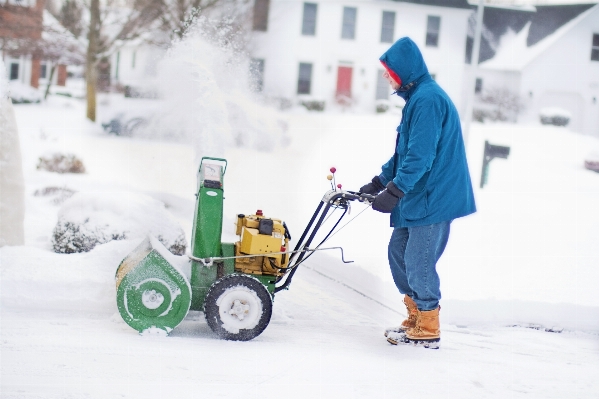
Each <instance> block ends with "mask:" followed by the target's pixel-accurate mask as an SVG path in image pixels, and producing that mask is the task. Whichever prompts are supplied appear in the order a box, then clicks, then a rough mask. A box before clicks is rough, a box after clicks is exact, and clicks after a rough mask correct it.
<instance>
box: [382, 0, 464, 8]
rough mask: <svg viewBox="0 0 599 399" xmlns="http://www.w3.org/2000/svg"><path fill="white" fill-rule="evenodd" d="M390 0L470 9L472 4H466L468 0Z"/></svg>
mask: <svg viewBox="0 0 599 399" xmlns="http://www.w3.org/2000/svg"><path fill="white" fill-rule="evenodd" d="M391 1H396V2H398V3H413V4H420V5H423V6H437V7H449V8H465V9H472V6H471V5H470V4H468V0H391Z"/></svg>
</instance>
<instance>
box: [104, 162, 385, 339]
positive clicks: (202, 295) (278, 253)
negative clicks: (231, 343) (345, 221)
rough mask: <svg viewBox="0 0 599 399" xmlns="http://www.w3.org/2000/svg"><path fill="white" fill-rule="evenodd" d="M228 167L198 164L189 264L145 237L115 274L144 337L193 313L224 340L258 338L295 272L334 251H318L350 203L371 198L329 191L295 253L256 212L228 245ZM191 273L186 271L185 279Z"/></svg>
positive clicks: (240, 223)
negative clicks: (334, 216) (327, 223)
mask: <svg viewBox="0 0 599 399" xmlns="http://www.w3.org/2000/svg"><path fill="white" fill-rule="evenodd" d="M226 168H227V161H226V160H225V159H221V158H211V157H204V158H202V161H201V162H200V167H199V171H198V189H197V193H196V207H195V215H194V225H193V230H192V238H191V254H190V255H188V257H189V259H181V257H177V256H174V255H172V254H171V253H170V252H169V251H168V250H167V249H166V248H165V247H164V246H163V245H162V244H161V243H160V241H158V240H157V239H155V238H153V237H148V238H147V239H145V240H144V241H143V242H142V243H141V244H140V245H139V246H138V247H137V248H136V249H135V250H134V251H133V252H132V253H130V254H129V255H128V256H127V257H126V258H125V259H123V261H122V262H121V264H120V266H119V267H118V268H117V271H116V276H115V278H116V288H117V306H118V309H119V312H120V314H121V316H122V317H123V320H125V322H126V323H127V324H129V325H130V326H131V327H132V328H134V329H135V330H137V331H139V332H140V333H141V334H144V333H159V334H164V333H166V334H168V333H170V332H171V331H172V330H173V329H174V328H175V327H176V326H177V325H178V324H179V323H180V322H181V321H182V320H183V319H184V318H185V316H186V315H187V313H188V312H189V310H190V309H191V310H200V311H203V312H204V316H205V317H206V321H207V323H208V325H209V326H210V328H211V329H212V330H213V331H214V332H215V333H216V334H217V335H219V336H220V337H221V338H224V339H229V340H236V341H248V340H251V339H253V338H255V337H257V336H258V335H260V334H261V333H262V331H264V329H265V328H266V327H267V326H268V323H269V322H270V317H271V315H272V305H273V302H272V301H273V298H274V295H275V293H276V292H278V291H280V290H282V289H286V288H288V286H289V284H290V283H291V279H292V277H293V274H294V273H295V271H296V270H297V266H299V265H300V264H301V263H302V262H303V261H305V260H306V259H307V258H309V256H310V255H311V254H312V253H313V252H314V251H318V250H324V249H332V248H321V245H322V244H323V243H324V242H325V241H326V240H327V239H328V238H329V237H330V236H331V234H332V233H333V231H334V230H335V229H336V228H337V226H338V225H339V222H340V221H341V219H342V218H343V217H344V216H345V214H346V213H347V210H348V209H349V201H353V200H360V201H363V202H366V203H370V202H371V201H372V199H373V197H371V196H369V195H366V194H358V193H354V192H349V191H342V190H341V186H340V185H339V186H338V189H339V190H337V188H335V186H333V189H332V190H330V191H328V192H327V193H326V194H325V196H324V197H323V199H322V201H321V202H320V204H319V205H318V207H317V209H316V211H315V212H314V215H313V216H312V218H311V220H310V222H309V223H308V226H307V227H306V229H305V230H304V232H303V234H302V236H301V238H300V239H299V241H298V243H297V244H296V246H295V249H294V250H293V251H289V249H288V245H289V241H290V240H291V235H290V234H289V230H288V228H287V225H286V224H285V222H283V221H282V220H279V219H272V218H268V217H266V216H264V215H263V213H262V211H260V210H258V211H257V212H256V214H253V215H247V216H246V215H243V214H239V215H237V223H236V234H237V235H238V236H239V241H237V242H235V243H225V242H221V233H222V222H223V188H224V186H223V182H224V175H225V171H226ZM331 171H332V172H333V173H334V168H332V169H331ZM331 179H332V176H329V180H331ZM339 208H340V209H343V210H344V212H343V214H342V215H341V217H340V218H339V220H338V221H337V223H335V225H334V226H333V228H332V229H331V231H330V232H329V233H328V234H327V235H326V237H325V238H324V240H322V241H321V242H320V244H318V246H317V247H316V248H310V245H311V243H312V241H313V239H314V238H315V236H316V233H317V231H318V230H319V228H320V227H321V226H322V224H323V222H324V220H325V217H326V216H327V214H328V213H329V211H330V210H331V209H333V210H335V209H339ZM336 248H339V247H336ZM339 249H340V248H339ZM341 251H342V250H341ZM342 256H343V251H342ZM344 262H345V260H344ZM346 263H347V262H346ZM189 266H191V267H190V269H191V271H190V272H188V273H185V272H184V270H188V269H189Z"/></svg>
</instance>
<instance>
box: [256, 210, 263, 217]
mask: <svg viewBox="0 0 599 399" xmlns="http://www.w3.org/2000/svg"><path fill="white" fill-rule="evenodd" d="M256 216H264V215H263V213H262V209H258V210H257V211H256Z"/></svg>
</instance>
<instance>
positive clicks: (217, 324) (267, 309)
mask: <svg viewBox="0 0 599 399" xmlns="http://www.w3.org/2000/svg"><path fill="white" fill-rule="evenodd" d="M235 287H240V292H244V293H248V292H253V294H255V296H256V297H257V299H258V300H259V301H260V304H261V306H262V313H261V315H259V320H258V322H257V324H256V325H255V326H254V327H252V328H240V329H239V330H238V332H232V331H230V330H227V329H226V328H225V327H223V325H224V324H225V323H223V320H222V319H221V315H220V311H221V308H220V307H219V305H217V301H218V299H219V298H220V297H221V295H223V294H224V293H225V291H227V290H228V289H230V288H235ZM271 316H272V296H271V295H270V293H269V292H268V290H267V289H266V287H265V286H264V285H263V284H262V283H261V282H260V281H258V280H257V279H255V278H253V277H250V276H247V275H244V274H230V275H228V276H225V277H223V278H221V279H220V280H217V281H216V282H215V283H214V284H212V286H211V287H210V289H209V290H208V294H207V295H206V299H205V301H204V317H205V318H206V322H207V323H208V325H209V326H210V328H211V329H212V331H214V332H215V333H216V334H217V335H218V336H219V337H220V338H222V339H226V340H230V341H249V340H251V339H254V338H256V337H257V336H258V335H260V334H261V333H262V332H263V331H264V329H266V327H267V326H268V323H270V317H271Z"/></svg>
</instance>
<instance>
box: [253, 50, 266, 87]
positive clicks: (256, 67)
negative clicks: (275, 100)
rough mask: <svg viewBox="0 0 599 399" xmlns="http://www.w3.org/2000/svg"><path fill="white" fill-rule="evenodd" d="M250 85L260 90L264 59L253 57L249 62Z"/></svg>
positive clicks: (262, 82) (262, 81)
mask: <svg viewBox="0 0 599 399" xmlns="http://www.w3.org/2000/svg"><path fill="white" fill-rule="evenodd" d="M250 74H251V77H252V85H253V86H254V88H255V90H256V91H262V88H263V86H264V60H262V59H258V58H253V59H252V61H251V63H250Z"/></svg>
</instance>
